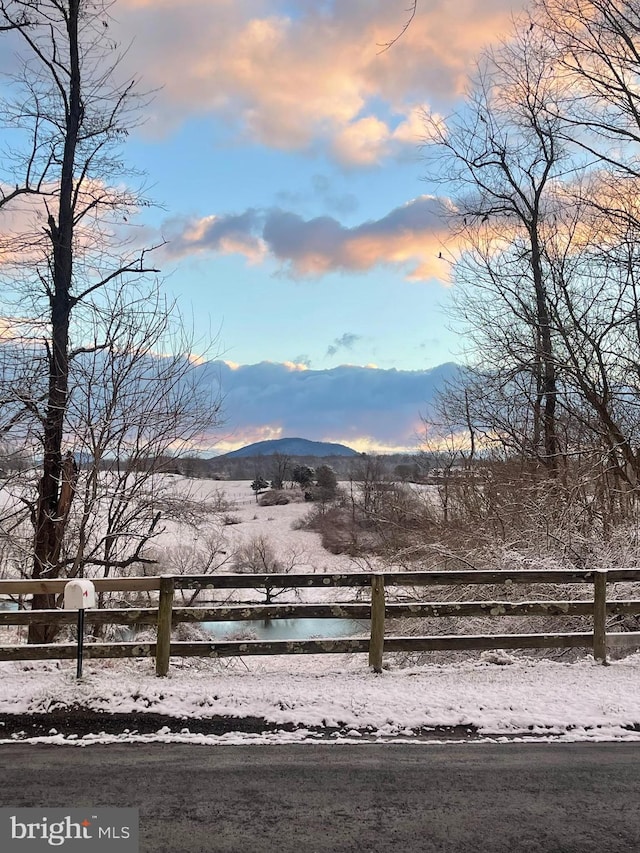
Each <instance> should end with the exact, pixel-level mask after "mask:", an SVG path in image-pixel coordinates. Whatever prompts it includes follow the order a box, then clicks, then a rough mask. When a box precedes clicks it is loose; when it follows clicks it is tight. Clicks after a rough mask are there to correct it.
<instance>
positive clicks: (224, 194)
mask: <svg viewBox="0 0 640 853" xmlns="http://www.w3.org/2000/svg"><path fill="white" fill-rule="evenodd" d="M409 5H410V4H409V3H408V0H333V2H332V0H180V2H176V0H118V2H117V3H115V5H114V6H113V9H112V14H113V17H114V24H113V25H112V31H114V30H115V32H114V37H115V38H117V39H118V40H119V41H120V42H121V43H124V44H128V43H130V49H129V51H128V53H127V56H126V59H125V63H126V66H127V70H130V71H131V72H137V73H138V74H139V75H140V77H141V88H143V89H147V90H157V92H156V94H155V97H154V100H153V102H152V103H151V105H150V106H149V107H148V108H146V110H145V121H144V123H143V125H142V126H141V128H140V129H139V130H138V131H136V133H135V134H134V135H133V136H132V137H130V139H129V140H128V142H127V145H126V151H125V154H126V158H127V160H128V162H130V163H131V164H132V165H134V166H136V167H139V168H141V169H144V170H145V171H146V173H147V176H148V178H147V182H148V185H149V186H150V187H151V194H152V195H153V197H154V198H155V199H157V200H158V201H159V202H160V204H161V205H162V207H159V208H156V209H152V210H145V211H144V213H143V215H142V216H141V219H140V221H139V224H142V225H143V226H144V230H145V231H146V232H147V234H148V239H149V240H156V239H159V238H162V239H166V240H167V241H168V242H167V244H166V246H165V248H164V249H163V250H162V255H163V257H162V259H161V265H162V268H163V272H164V273H165V274H166V276H167V280H166V289H167V290H168V292H169V293H171V294H173V295H174V296H175V297H177V298H178V301H179V304H180V307H181V309H182V311H183V313H184V315H185V317H186V318H187V320H188V322H189V323H192V324H193V327H194V330H195V332H196V337H198V338H199V339H200V340H201V341H202V342H203V346H204V347H206V345H207V344H208V343H209V342H210V341H211V340H212V338H216V343H215V345H214V347H213V349H212V350H211V351H210V352H209V357H215V358H216V359H218V360H220V361H224V362H226V365H225V370H227V369H230V370H232V371H233V370H238V369H239V367H240V366H243V365H244V366H247V365H257V364H260V363H262V362H269V363H271V364H275V365H278V366H279V369H280V370H281V371H282V372H283V375H287V374H291V375H292V377H293V375H294V374H296V373H299V372H300V371H303V370H305V369H306V370H309V369H310V370H311V371H320V372H322V374H323V375H328V376H329V377H331V376H332V375H334V374H333V373H332V371H333V369H334V368H337V367H339V366H341V365H353V366H355V367H358V368H362V367H367V371H366V372H362V371H360V373H358V381H359V382H365V383H366V382H371V383H379V381H380V378H381V377H380V376H377V374H378V372H379V371H384V372H386V371H394V373H393V374H391V375H400V376H402V375H404V373H405V372H408V371H409V372H414V371H425V370H429V369H431V368H434V367H436V366H438V365H440V364H442V363H444V362H450V361H455V359H456V354H457V351H458V350H457V344H458V342H457V341H456V340H455V338H454V337H453V336H452V335H451V334H450V333H449V332H448V331H447V329H446V327H445V326H446V322H447V321H446V317H445V312H444V307H445V306H446V303H447V301H448V298H449V295H448V294H449V290H448V286H447V273H448V270H449V264H448V262H447V261H446V260H445V259H440V258H439V257H438V255H439V253H440V252H441V251H442V252H443V254H444V255H445V258H446V254H447V245H446V239H447V238H446V233H445V230H444V226H443V223H442V220H441V217H440V216H439V213H438V210H439V202H438V200H437V199H436V198H435V194H436V189H435V188H434V187H433V186H430V185H429V184H428V183H427V182H425V181H424V180H423V176H424V173H425V170H426V164H425V160H424V158H425V156H426V152H425V150H424V149H422V148H421V143H422V142H423V138H422V137H423V122H422V119H421V111H422V110H423V109H429V110H433V111H436V112H437V113H439V114H441V115H443V116H446V115H447V114H448V113H449V112H450V111H451V110H452V109H455V108H456V106H458V105H459V103H460V97H461V95H462V93H463V91H464V88H465V85H466V83H467V79H468V74H469V72H470V71H472V69H473V62H474V59H475V58H476V56H477V54H478V51H479V50H480V49H481V48H482V47H483V46H484V45H486V44H487V43H489V42H492V41H495V40H496V39H497V38H498V37H499V36H500V35H504V34H506V33H507V32H508V31H509V27H510V21H511V17H512V15H513V14H514V13H515V14H517V12H518V11H519V10H520V9H521V8H522V5H523V4H522V2H519V1H518V0H456V2H455V3H453V2H451V0H419V4H418V10H417V14H416V16H415V19H414V20H413V22H412V24H411V26H410V27H409V28H408V30H407V31H406V33H405V34H404V35H403V36H402V38H401V39H400V40H399V41H397V43H396V44H394V45H393V46H392V47H391V48H390V49H388V50H383V49H382V48H381V45H383V44H384V43H386V42H389V41H390V40H391V39H393V38H394V37H395V36H397V35H398V34H399V33H400V32H401V30H402V27H403V24H404V23H405V22H406V20H407V17H408V13H407V7H408V6H409ZM325 372H328V373H326V374H325ZM294 378H295V377H294ZM292 381H293V380H292ZM223 391H225V388H223ZM398 393H400V392H398ZM426 396H427V393H426V389H425V399H426ZM344 404H345V406H346V408H345V409H344V410H343V414H342V420H343V422H342V424H340V423H337V422H336V423H335V424H334V427H333V428H332V429H328V428H325V429H323V430H321V429H319V428H318V427H317V424H316V422H315V417H314V415H313V411H312V410H311V411H310V417H309V421H308V424H307V428H306V430H305V424H302V423H300V424H298V425H297V430H298V433H301V432H305V435H306V437H309V438H326V439H328V440H341V439H344V438H346V437H347V436H348V435H351V436H352V438H353V440H354V442H355V443H356V444H357V442H358V436H353V434H352V433H353V429H351V430H350V429H347V427H348V426H349V419H350V415H349V410H348V406H347V401H345V403H344ZM389 404H390V405H391V404H392V400H391V398H390V400H389ZM229 405H230V409H229V411H228V419H227V420H228V423H227V426H228V430H229V434H228V435H227V437H226V438H225V439H224V441H223V445H222V446H223V447H225V448H226V447H231V446H238V445H240V444H243V443H246V441H248V440H258V439H260V438H264V437H277V435H279V434H280V435H286V434H290V429H292V427H290V426H289V424H288V423H285V422H284V421H283V419H284V415H283V414H282V413H275V412H270V411H267V410H265V412H264V413H263V417H262V420H261V422H260V423H251V424H249V423H247V422H246V421H244V415H243V413H242V411H241V410H240V409H235V408H234V398H233V396H231V397H230V399H229ZM411 406H414V401H413V398H412V400H411ZM336 418H338V416H337V415H336ZM418 423H419V411H418V408H417V406H416V410H415V411H413V415H412V417H411V418H410V419H409V417H408V416H407V417H404V416H403V418H402V419H401V421H399V422H398V425H397V430H396V434H395V435H390V434H387V435H385V436H382V435H378V436H377V435H376V430H375V423H372V424H371V428H370V430H369V432H368V434H367V435H365V433H364V432H362V433H361V434H360V438H361V446H362V447H365V446H367V447H375V446H376V443H377V446H378V447H380V448H382V447H385V448H388V449H391V448H395V447H400V446H408V445H409V444H411V443H412V442H413V441H414V439H415V429H416V425H417V424H418ZM351 426H353V423H351ZM352 443H353V442H352Z"/></svg>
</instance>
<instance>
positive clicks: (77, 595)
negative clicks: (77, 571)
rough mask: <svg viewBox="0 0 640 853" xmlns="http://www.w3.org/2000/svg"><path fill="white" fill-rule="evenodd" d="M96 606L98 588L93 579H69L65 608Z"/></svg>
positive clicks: (66, 587) (65, 591)
mask: <svg viewBox="0 0 640 853" xmlns="http://www.w3.org/2000/svg"><path fill="white" fill-rule="evenodd" d="M95 606H96V588H95V586H94V585H93V583H92V582H91V581H87V580H75V581H69V583H68V584H66V586H65V588H64V609H65V610H86V609H87V607H95Z"/></svg>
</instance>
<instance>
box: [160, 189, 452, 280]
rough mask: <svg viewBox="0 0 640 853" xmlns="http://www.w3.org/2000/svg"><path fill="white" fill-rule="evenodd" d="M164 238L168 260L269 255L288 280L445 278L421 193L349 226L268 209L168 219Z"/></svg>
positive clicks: (430, 209)
mask: <svg viewBox="0 0 640 853" xmlns="http://www.w3.org/2000/svg"><path fill="white" fill-rule="evenodd" d="M167 236H168V238H169V243H168V246H167V253H168V254H169V255H170V256H172V257H181V256H184V255H188V254H195V253H202V252H221V253H229V252H231V251H233V252H237V253H239V254H242V255H244V256H245V257H246V258H248V259H249V261H251V262H256V260H258V257H257V255H259V259H260V260H262V259H264V258H266V257H269V256H270V257H272V258H274V259H275V260H277V261H279V262H280V263H281V264H282V265H283V266H284V268H285V269H287V270H288V271H289V272H290V273H291V274H292V275H293V276H294V277H305V276H311V277H314V276H321V275H324V274H326V273H330V272H334V271H342V272H365V271H367V270H370V269H372V268H374V267H376V266H380V265H383V264H392V265H395V266H403V267H404V266H407V267H408V268H409V271H408V273H407V276H408V278H410V279H412V280H425V279H429V278H438V279H440V280H442V281H448V275H449V264H448V263H447V262H446V260H445V259H444V258H442V257H441V256H440V255H441V253H442V242H443V240H444V239H445V236H446V226H445V224H444V221H443V217H442V201H441V200H439V199H437V198H434V197H433V196H428V195H424V196H420V197H418V198H415V199H413V200H412V201H409V202H407V203H406V204H404V205H401V206H400V207H397V208H395V209H394V210H392V211H390V212H389V213H388V214H387V215H386V216H384V217H382V218H381V219H378V220H368V221H366V222H363V223H361V224H360V225H356V226H354V227H351V228H348V227H346V226H344V225H342V224H341V223H340V222H339V221H338V220H337V219H334V218H333V217H331V216H319V217H316V218H313V219H304V218H303V217H301V216H299V215H298V214H296V213H291V212H289V211H285V210H280V209H278V208H273V209H270V210H264V211H258V210H254V209H252V210H247V211H245V212H244V213H242V214H231V215H226V216H224V215H223V216H208V217H204V218H203V219H199V220H193V221H186V222H182V223H181V222H180V221H173V222H171V223H170V228H169V230H168V232H167Z"/></svg>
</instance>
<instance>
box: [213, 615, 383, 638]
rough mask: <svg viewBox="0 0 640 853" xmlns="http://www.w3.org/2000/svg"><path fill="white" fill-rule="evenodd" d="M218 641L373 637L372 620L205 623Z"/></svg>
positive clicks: (285, 620)
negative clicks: (371, 630) (248, 638)
mask: <svg viewBox="0 0 640 853" xmlns="http://www.w3.org/2000/svg"><path fill="white" fill-rule="evenodd" d="M202 627H203V628H204V629H205V630H206V631H208V632H209V633H210V634H212V635H213V636H214V637H215V638H216V639H217V640H229V639H233V638H234V637H242V638H243V639H244V638H247V637H251V638H252V639H253V638H255V639H256V640H313V639H315V638H317V637H323V638H326V639H336V638H338V637H362V636H366V637H368V636H369V632H370V622H369V620H368V619H361V620H355V619H260V620H256V621H246V622H203V623H202Z"/></svg>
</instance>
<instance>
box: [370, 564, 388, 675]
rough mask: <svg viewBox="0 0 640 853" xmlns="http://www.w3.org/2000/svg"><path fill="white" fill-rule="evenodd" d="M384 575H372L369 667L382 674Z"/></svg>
mask: <svg viewBox="0 0 640 853" xmlns="http://www.w3.org/2000/svg"><path fill="white" fill-rule="evenodd" d="M384 605H385V600H384V575H371V639H370V640H369V666H370V667H372V668H373V671H374V672H382V652H383V650H384Z"/></svg>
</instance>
